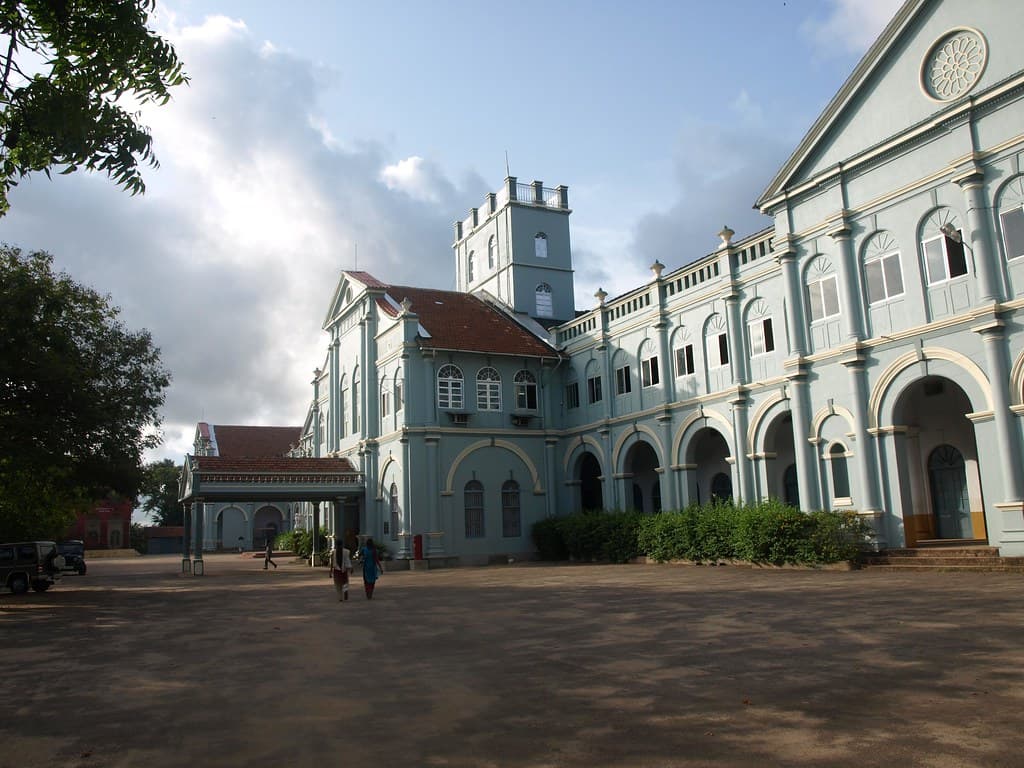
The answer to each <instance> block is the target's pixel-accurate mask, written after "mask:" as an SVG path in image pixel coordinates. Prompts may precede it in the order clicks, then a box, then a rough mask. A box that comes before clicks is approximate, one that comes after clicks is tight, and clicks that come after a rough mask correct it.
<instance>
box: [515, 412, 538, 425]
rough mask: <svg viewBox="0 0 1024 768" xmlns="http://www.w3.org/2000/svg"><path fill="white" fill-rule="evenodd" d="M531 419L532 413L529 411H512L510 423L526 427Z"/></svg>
mask: <svg viewBox="0 0 1024 768" xmlns="http://www.w3.org/2000/svg"><path fill="white" fill-rule="evenodd" d="M532 419H533V414H530V413H513V414H512V424H513V425H515V426H517V427H528V426H530V421H531V420H532Z"/></svg>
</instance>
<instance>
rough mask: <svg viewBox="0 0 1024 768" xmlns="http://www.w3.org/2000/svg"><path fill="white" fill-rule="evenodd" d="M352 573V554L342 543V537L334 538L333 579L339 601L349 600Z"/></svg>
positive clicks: (332, 552) (332, 556)
mask: <svg viewBox="0 0 1024 768" xmlns="http://www.w3.org/2000/svg"><path fill="white" fill-rule="evenodd" d="M350 573H352V554H351V552H350V551H349V550H348V548H347V547H345V546H343V545H342V543H341V537H340V536H336V537H335V538H334V549H332V550H331V579H332V580H333V581H334V591H335V592H337V593H338V600H348V576H349V574H350Z"/></svg>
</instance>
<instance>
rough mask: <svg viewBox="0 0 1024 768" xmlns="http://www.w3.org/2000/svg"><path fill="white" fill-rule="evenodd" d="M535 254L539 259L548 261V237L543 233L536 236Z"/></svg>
mask: <svg viewBox="0 0 1024 768" xmlns="http://www.w3.org/2000/svg"><path fill="white" fill-rule="evenodd" d="M533 252H534V253H535V254H536V256H537V258H538V259H546V258H547V257H548V236H547V235H545V234H544V233H543V232H538V233H537V234H536V235H534V237H533Z"/></svg>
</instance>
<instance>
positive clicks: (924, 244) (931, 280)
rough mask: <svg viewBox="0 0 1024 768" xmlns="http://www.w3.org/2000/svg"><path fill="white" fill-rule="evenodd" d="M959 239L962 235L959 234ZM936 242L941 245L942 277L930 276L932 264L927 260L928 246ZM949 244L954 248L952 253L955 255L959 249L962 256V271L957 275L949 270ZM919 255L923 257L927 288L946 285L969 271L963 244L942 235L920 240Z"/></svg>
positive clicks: (950, 264) (950, 265)
mask: <svg viewBox="0 0 1024 768" xmlns="http://www.w3.org/2000/svg"><path fill="white" fill-rule="evenodd" d="M957 232H961V231H960V230H957ZM961 237H963V235H962V233H961ZM936 241H939V242H940V243H941V245H942V268H943V269H942V271H943V274H942V275H938V276H936V275H932V263H931V260H930V259H929V258H928V246H929V245H930V244H931V243H934V242H936ZM951 243H952V245H953V246H954V248H953V252H954V253H955V250H956V249H959V251H960V254H961V255H962V256H963V266H964V271H963V272H961V273H960V274H957V275H954V274H953V270H952V268H951V267H952V262H951V260H950V257H951V249H950V244H951ZM921 253H922V254H923V255H924V266H925V274H926V275H927V279H928V285H929V286H932V285H939V284H940V283H948V282H949V281H950V280H956V279H957V278H958V277H963V276H965V275H966V274H967V273H968V272H969V271H970V270H969V268H968V266H967V250H966V248H965V246H964V244H963V243H962V242H960V243H958V242H956V241H955V240H953V238H951V237H949V236H948V235H944V234H941V233H940V234H938V235H935V236H934V237H929V238H928V239H927V240H922V241H921Z"/></svg>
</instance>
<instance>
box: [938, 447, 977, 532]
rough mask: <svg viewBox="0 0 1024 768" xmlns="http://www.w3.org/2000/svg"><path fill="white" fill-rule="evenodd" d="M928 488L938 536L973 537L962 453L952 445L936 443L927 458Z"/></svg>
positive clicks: (965, 466)
mask: <svg viewBox="0 0 1024 768" xmlns="http://www.w3.org/2000/svg"><path fill="white" fill-rule="evenodd" d="M928 488H929V490H930V491H931V496H932V513H933V514H934V515H935V526H936V531H937V533H938V536H939V538H940V539H971V538H974V536H973V532H972V526H971V504H970V497H969V495H968V492H967V465H966V463H965V462H964V457H963V454H961V453H960V451H958V450H957V449H956V448H954V447H953V446H952V445H940V446H939V447H938V448H936V449H935V450H934V451H932V453H931V456H929V457H928Z"/></svg>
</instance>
